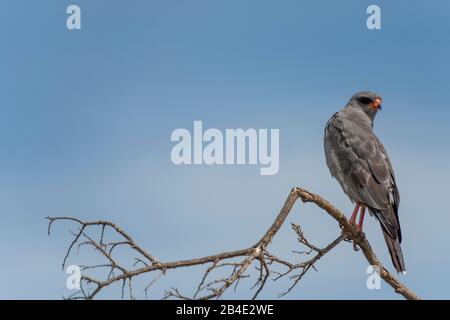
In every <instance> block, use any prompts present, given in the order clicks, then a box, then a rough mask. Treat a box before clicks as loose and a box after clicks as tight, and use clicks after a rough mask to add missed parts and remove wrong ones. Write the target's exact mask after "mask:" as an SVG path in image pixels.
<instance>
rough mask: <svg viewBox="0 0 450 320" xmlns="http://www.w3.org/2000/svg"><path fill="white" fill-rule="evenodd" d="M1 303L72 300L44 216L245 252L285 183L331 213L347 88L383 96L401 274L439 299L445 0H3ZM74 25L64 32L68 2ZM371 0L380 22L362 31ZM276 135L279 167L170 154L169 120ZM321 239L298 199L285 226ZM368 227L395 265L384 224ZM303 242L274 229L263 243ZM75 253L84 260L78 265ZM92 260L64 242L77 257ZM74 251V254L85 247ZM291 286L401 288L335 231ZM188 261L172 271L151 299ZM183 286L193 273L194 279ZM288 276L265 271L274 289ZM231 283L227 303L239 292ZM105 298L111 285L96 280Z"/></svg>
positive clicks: (316, 291) (322, 292)
mask: <svg viewBox="0 0 450 320" xmlns="http://www.w3.org/2000/svg"><path fill="white" fill-rule="evenodd" d="M0 3H1V5H2V10H1V12H0V35H1V39H2V50H0V61H1V70H2V71H1V72H0V87H1V88H2V90H1V91H0V92H1V94H0V99H1V102H0V111H1V117H0V146H1V148H0V211H1V215H2V223H1V226H0V251H1V252H2V256H3V258H2V261H3V263H2V267H1V271H2V272H1V273H0V283H1V284H2V285H1V290H0V298H3V299H5V298H6V299H9V298H25V299H31V298H50V299H59V298H61V297H62V296H63V295H68V294H70V291H68V290H66V288H65V278H66V275H65V273H64V272H62V271H61V270H60V263H61V261H62V258H63V256H64V252H65V248H66V245H67V244H68V241H69V234H68V232H67V230H68V229H69V225H59V226H56V228H55V229H54V230H55V232H54V234H53V235H52V236H51V237H48V236H47V234H46V228H47V224H46V221H45V219H44V217H46V216H49V215H73V216H78V217H80V218H83V219H88V220H96V219H100V218H101V219H108V220H112V221H114V222H116V223H117V224H119V225H121V226H122V227H124V228H125V229H126V230H128V231H129V232H130V233H131V234H132V235H134V237H135V239H136V241H137V242H139V243H141V244H142V245H143V246H144V247H146V248H148V250H149V251H151V252H153V254H154V255H156V256H157V257H159V258H160V259H161V260H174V259H181V258H189V257H197V256H203V255H207V254H212V253H216V252H219V251H223V250H232V249H237V248H241V247H246V246H248V245H250V244H252V243H254V241H256V240H257V239H258V238H259V237H260V236H261V235H262V233H263V232H264V230H265V229H266V228H267V227H268V226H269V225H270V224H271V222H272V220H273V219H274V217H275V215H276V214H277V212H278V210H279V209H280V207H281V206H282V204H283V202H284V199H285V197H286V196H287V194H288V192H289V190H290V189H291V187H293V186H301V187H304V188H307V189H309V190H310V191H313V192H315V193H318V194H320V195H322V196H324V197H325V198H327V199H328V200H330V201H331V202H332V203H334V204H335V206H337V207H338V208H340V209H341V210H343V211H344V212H346V213H348V214H350V212H351V209H352V205H351V203H350V201H349V200H348V199H347V198H346V196H345V195H344V193H343V192H342V191H341V189H340V187H339V185H338V184H337V182H336V181H334V180H332V179H331V176H330V174H329V172H328V168H327V167H326V164H325V160H324V156H323V145H322V138H323V137H322V136H323V128H324V125H325V123H326V121H327V120H328V118H329V117H330V116H331V115H332V114H333V113H334V112H336V111H338V110H339V109H341V108H342V107H343V106H344V105H345V103H346V102H347V101H348V99H349V98H350V96H351V95H352V94H353V93H355V92H357V91H360V90H374V91H377V92H379V93H380V94H381V95H382V96H383V101H384V103H383V111H382V112H381V113H380V114H379V115H378V117H377V119H376V123H375V131H376V133H377V134H378V135H379V137H380V139H381V140H382V141H383V142H384V144H385V147H386V148H387V150H388V151H389V154H390V157H391V160H392V162H393V165H394V168H395V171H396V175H397V180H398V184H399V187H400V192H401V197H402V199H401V207H400V219H401V223H402V228H403V234H404V242H403V244H402V245H403V250H404V255H405V260H406V266H407V269H408V274H407V275H406V276H402V277H401V280H402V281H403V282H404V283H405V284H407V285H408V286H409V287H410V288H411V289H413V290H414V291H416V292H417V293H418V294H419V295H421V296H423V297H424V298H436V299H443V298H449V293H448V290H447V283H449V282H450V275H449V273H448V271H447V270H449V267H450V256H449V255H448V254H447V252H448V246H449V242H450V241H449V240H450V239H449V236H448V228H449V225H450V218H449V215H448V209H447V208H446V206H445V204H441V203H440V202H439V201H440V200H441V199H443V200H444V201H445V199H446V198H447V196H448V195H447V191H448V181H449V179H450V174H449V170H448V163H449V161H450V151H449V148H448V145H449V144H448V138H449V136H450V126H449V125H448V124H449V120H450V111H449V108H448V107H449V106H448V101H450V90H449V89H450V78H449V74H450V65H449V63H448V56H449V54H450V33H449V29H450V20H449V19H448V14H449V12H450V4H449V3H448V1H444V0H442V1H437V0H436V1H428V2H426V1H395V2H394V1H375V2H369V1H362V0H358V1H356V0H352V1H345V2H339V3H338V2H337V1H314V2H313V1H285V0H284V1H261V0H259V1H256V0H252V1H250V0H248V1H236V0H232V1H206V0H201V1H200V0H196V1H167V0H165V1H138V0H134V1H103V0H97V1H61V0H58V1H56V0H53V1H50V0H46V1H39V2H38V1H33V2H31V1H23V0H14V1H12V0H1V1H0ZM73 3H76V4H78V5H79V6H80V7H81V10H82V30H79V31H68V30H67V29H66V24H65V20H66V18H67V15H66V13H65V11H66V7H67V6H68V5H69V4H73ZM369 4H377V5H379V6H380V7H381V12H382V30H377V31H369V30H368V29H367V28H366V16H367V15H366V8H367V6H368V5H369ZM194 120H202V121H203V125H204V127H205V128H219V129H222V130H225V129H226V128H278V129H280V170H279V173H278V174H277V175H274V176H260V175H259V169H258V168H257V167H255V166H212V167H211V166H174V165H173V164H172V163H171V161H170V151H171V148H172V146H173V145H174V144H173V142H171V141H170V134H171V132H172V131H173V130H174V129H177V128H188V129H190V130H192V125H193V121H194ZM291 221H292V222H296V223H298V224H301V225H302V226H303V227H304V231H305V233H306V234H307V235H308V234H309V235H310V236H311V238H312V240H314V241H316V242H317V243H318V244H321V245H325V244H326V243H327V242H329V241H331V240H333V239H334V238H333V237H336V236H337V235H338V234H337V226H336V225H335V223H334V221H332V220H331V219H330V218H329V217H327V216H326V215H325V214H323V213H322V212H320V210H318V209H317V208H315V207H313V206H311V205H302V204H297V205H296V207H295V209H294V212H293V213H292V215H291V216H290V217H289V219H288V222H291ZM365 230H366V234H367V236H368V238H369V240H370V241H371V243H372V246H373V247H374V248H375V250H376V252H377V253H378V255H379V257H380V259H381V260H382V261H383V262H384V263H385V265H386V266H387V267H389V268H390V269H391V270H392V267H391V262H390V259H389V256H388V254H387V249H386V248H385V244H384V242H383V239H382V236H381V233H380V230H379V225H378V223H377V222H376V221H375V220H374V219H373V218H370V219H368V221H367V222H366V223H365ZM295 249H298V247H297V246H296V240H295V236H294V235H293V234H292V232H290V231H289V228H288V227H286V228H284V229H283V230H282V231H281V232H280V234H278V235H277V237H276V238H275V239H274V242H273V250H272V251H273V252H278V253H280V254H281V255H289V253H290V251H291V250H295ZM83 259H84V260H83ZM90 259H93V258H92V257H91V256H89V255H87V256H85V257H83V256H79V257H77V256H73V257H72V260H71V262H72V263H74V264H86V263H88V262H90V261H93V260H90ZM81 260H83V261H81ZM317 267H318V269H319V272H317V273H315V272H314V273H310V274H308V275H307V276H306V277H305V278H304V281H303V283H301V284H300V285H299V286H298V287H297V288H296V289H295V290H294V291H293V292H292V293H291V294H290V295H288V296H287V298H291V299H315V298H324V299H351V298H357V299H383V298H384V299H398V298H399V297H398V296H397V295H396V294H394V293H393V291H392V289H390V288H389V287H388V286H387V285H386V284H383V285H382V288H381V290H374V291H370V290H368V289H367V288H366V286H365V281H366V278H367V275H366V273H365V270H366V267H367V262H366V261H365V260H364V259H363V257H362V255H361V254H360V253H357V252H354V251H353V250H352V248H351V245H350V244H347V243H345V244H342V245H340V246H339V247H338V248H337V249H336V250H335V251H334V252H333V253H331V254H330V255H329V256H327V257H325V258H324V259H323V260H322V261H320V262H319V264H318V265H317ZM196 277H198V278H199V279H198V280H200V270H199V269H194V270H184V271H180V272H178V271H175V272H171V273H169V274H168V276H167V278H165V279H163V280H162V281H161V283H159V284H158V285H157V286H156V287H155V290H154V291H153V292H151V293H150V297H152V298H159V297H161V295H162V290H163V289H164V288H167V287H170V286H178V287H179V288H180V289H184V290H185V291H184V292H186V293H189V292H190V291H189V290H192V289H193V288H194V287H195V285H196V284H197V282H196ZM193 279H194V280H195V281H194V280H193ZM288 285H289V282H273V283H270V284H269V285H268V286H267V288H266V289H265V290H264V291H263V292H262V295H261V298H276V297H277V294H278V293H280V292H282V291H284V289H286V287H287V286H288ZM248 287H249V285H245V284H244V285H243V286H242V287H241V288H240V290H238V291H237V292H236V293H233V292H230V293H229V294H227V295H226V297H228V298H246V297H251V295H252V292H251V291H250V290H249V289H248ZM102 297H103V298H120V290H114V289H113V290H109V291H108V292H105V294H104V295H103V296H102Z"/></svg>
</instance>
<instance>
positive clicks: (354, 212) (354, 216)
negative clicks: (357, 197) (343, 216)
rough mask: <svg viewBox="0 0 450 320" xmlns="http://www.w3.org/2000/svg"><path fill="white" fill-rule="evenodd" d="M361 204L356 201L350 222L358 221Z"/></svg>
mask: <svg viewBox="0 0 450 320" xmlns="http://www.w3.org/2000/svg"><path fill="white" fill-rule="evenodd" d="M359 207H360V204H359V203H356V206H355V210H353V213H352V216H351V217H350V223H353V224H354V223H355V221H356V215H357V214H358V210H359Z"/></svg>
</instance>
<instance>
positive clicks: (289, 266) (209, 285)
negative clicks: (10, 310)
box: [47, 188, 420, 299]
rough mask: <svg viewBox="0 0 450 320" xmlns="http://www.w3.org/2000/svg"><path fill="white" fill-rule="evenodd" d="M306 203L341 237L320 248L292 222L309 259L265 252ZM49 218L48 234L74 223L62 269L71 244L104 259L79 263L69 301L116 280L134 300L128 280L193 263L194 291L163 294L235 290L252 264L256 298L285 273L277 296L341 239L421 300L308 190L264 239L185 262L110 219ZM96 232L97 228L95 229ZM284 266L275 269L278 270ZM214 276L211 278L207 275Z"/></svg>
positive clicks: (214, 294) (290, 201)
mask: <svg viewBox="0 0 450 320" xmlns="http://www.w3.org/2000/svg"><path fill="white" fill-rule="evenodd" d="M299 198H300V199H301V200H302V201H303V202H304V203H305V202H312V203H315V204H316V205H317V206H319V207H320V208H322V209H323V210H324V211H325V212H327V213H328V214H329V215H330V216H331V217H333V218H334V219H335V220H336V221H337V222H338V224H339V226H340V235H339V236H338V237H337V238H336V239H335V240H334V241H332V242H331V243H330V244H329V245H327V246H326V247H325V248H318V247H317V246H315V245H313V244H311V243H310V242H309V241H308V240H307V239H306V237H305V235H304V234H303V231H302V230H301V228H300V226H299V225H296V224H292V229H293V231H294V232H295V234H296V235H297V240H298V242H299V243H300V244H301V245H302V246H303V247H305V248H306V251H294V252H296V253H298V254H299V255H301V256H302V257H307V259H306V260H305V261H300V262H295V263H292V262H289V261H287V260H285V259H282V258H279V257H277V256H276V255H274V254H272V253H270V252H269V251H268V246H269V244H270V243H271V241H272V239H273V237H274V236H275V234H276V233H277V232H278V231H279V230H280V228H281V226H282V225H283V223H284V222H285V220H286V218H287V216H288V215H289V213H290V212H291V209H292V207H293V205H294V204H295V202H296V201H297V200H298V199H299ZM47 219H48V220H49V225H48V232H49V234H50V230H51V227H52V224H53V223H54V222H55V221H60V220H65V221H71V222H74V223H75V224H77V225H78V229H77V231H76V232H73V235H74V238H73V241H72V242H71V244H70V245H69V248H68V250H67V252H66V255H65V257H64V259H63V264H62V268H63V269H64V268H65V265H66V263H67V260H68V259H69V257H70V254H71V252H72V251H73V249H74V248H75V247H77V248H80V247H82V246H88V247H91V248H92V249H94V250H95V251H97V252H99V253H100V255H101V256H102V257H103V259H104V260H105V262H104V263H102V264H98V265H88V266H81V269H82V271H83V272H82V273H83V274H82V276H81V283H80V285H81V289H80V290H79V292H77V293H76V294H75V295H73V296H71V297H69V298H71V299H93V298H95V297H96V296H97V294H98V293H100V292H101V291H102V290H103V289H105V288H106V287H108V286H110V285H112V284H114V283H121V284H122V297H123V296H124V292H125V287H127V288H128V289H127V290H128V292H129V296H130V298H133V286H132V279H133V278H135V277H138V276H140V275H143V274H155V276H154V279H153V280H152V281H150V282H149V284H148V285H147V286H146V288H145V293H146V295H147V291H148V290H149V289H150V288H151V287H152V285H153V284H154V283H155V282H156V281H157V280H158V279H159V278H160V277H162V276H163V275H164V274H165V273H166V271H167V270H171V269H177V268H182V267H191V266H197V265H209V266H208V267H207V269H206V270H205V272H204V273H203V275H202V277H201V280H200V282H199V285H198V287H197V290H196V292H195V293H194V294H192V295H191V296H188V295H184V294H181V293H180V291H179V290H178V289H177V288H171V289H169V290H167V291H166V293H165V295H164V297H163V298H165V299H167V298H177V299H218V298H220V297H221V296H222V295H223V294H224V292H225V291H226V290H227V289H228V288H230V287H231V286H234V287H235V288H236V287H237V285H238V284H239V282H240V281H241V280H242V279H244V278H248V277H249V275H248V274H246V272H247V271H248V270H249V268H250V267H253V268H255V269H256V271H257V274H258V276H257V279H256V281H255V284H254V286H253V289H254V290H255V293H254V295H253V299H256V298H257V297H258V295H259V293H260V292H261V290H262V289H263V288H264V286H265V285H266V283H267V280H268V279H269V278H272V280H275V281H276V280H278V279H280V278H283V277H285V276H289V278H290V279H291V280H292V284H291V286H290V287H289V288H287V290H285V291H284V292H283V293H281V295H285V294H287V293H289V292H290V291H291V290H292V289H293V288H294V287H295V286H296V285H297V284H298V283H299V282H300V281H301V279H302V278H303V276H304V275H305V274H306V273H307V272H308V271H309V270H311V269H314V270H316V267H315V264H316V262H317V261H318V260H319V259H321V258H322V257H323V256H325V255H326V254H327V253H328V252H330V251H331V250H332V249H333V248H335V247H336V246H337V245H338V244H340V243H341V242H342V241H343V240H350V241H353V243H354V245H355V246H358V247H359V248H360V249H361V251H362V252H363V254H364V256H365V258H366V259H367V261H368V262H369V264H370V265H372V266H376V267H377V268H376V269H377V270H378V271H379V275H380V276H381V278H382V279H384V280H385V281H386V283H388V284H389V285H390V286H391V287H392V288H393V289H394V290H395V292H397V293H398V294H401V295H402V296H403V297H405V298H406V299H420V298H419V296H417V295H416V294H415V293H414V292H413V291H411V290H410V289H408V288H407V287H406V286H405V285H403V284H402V283H400V282H399V281H398V280H397V279H396V278H395V277H394V276H393V275H392V274H391V273H389V271H387V269H386V268H385V267H384V266H383V265H382V264H381V262H380V261H379V260H378V258H377V257H376V255H375V253H374V252H373V250H372V248H371V246H370V244H369V242H368V241H367V239H366V237H365V235H364V233H361V232H359V231H358V230H356V228H355V227H354V225H353V224H351V223H350V222H349V221H348V220H347V218H346V217H345V216H344V215H343V214H342V213H341V212H340V211H339V210H337V209H336V208H335V207H334V206H333V205H331V204H330V203H329V202H328V201H326V200H324V199H323V198H321V197H319V196H318V195H315V194H313V193H311V192H309V191H306V190H304V189H301V188H293V189H292V190H291V192H290V194H289V196H288V198H287V199H286V201H285V203H284V206H283V208H282V209H281V211H280V213H279V214H278V216H277V217H276V218H275V221H274V222H273V223H272V225H271V227H270V228H269V229H268V230H267V231H266V233H265V234H264V235H263V236H262V238H261V239H260V240H259V241H258V242H257V243H256V244H254V245H253V246H251V247H248V248H245V249H241V250H236V251H228V252H222V253H218V254H215V255H210V256H206V257H201V258H195V259H189V260H177V261H168V262H163V261H159V260H158V259H157V258H155V257H154V256H152V255H151V254H150V253H148V252H147V251H146V250H145V249H143V248H141V247H140V246H139V245H137V244H136V243H135V242H134V240H133V239H132V238H131V236H130V235H128V233H126V232H125V231H124V230H122V229H121V228H120V227H119V226H117V225H116V224H114V223H112V222H109V221H101V220H99V221H90V222H85V221H82V220H80V219H77V218H73V217H47ZM93 228H94V229H95V228H99V229H97V230H99V233H100V236H99V237H98V238H99V239H94V237H93V236H90V235H89V231H91V229H93ZM106 229H108V230H111V231H113V233H114V234H115V236H116V237H115V238H114V240H112V241H109V242H105V230H106ZM94 231H95V230H94ZM119 247H121V248H126V249H128V250H130V251H131V252H132V253H133V254H134V255H135V257H134V259H135V260H134V264H132V266H131V267H129V266H125V264H124V263H121V262H119V260H118V259H117V258H116V257H115V256H116V255H115V253H116V251H117V249H118V248H119ZM280 268H281V269H282V270H281V271H279V269H280ZM98 269H106V270H107V274H106V276H105V277H104V278H103V279H97V278H94V277H93V276H92V275H89V274H87V273H88V271H92V270H98ZM217 270H223V271H224V272H225V274H226V276H225V277H224V278H219V279H217V278H213V277H212V273H213V271H217ZM211 278H213V279H211Z"/></svg>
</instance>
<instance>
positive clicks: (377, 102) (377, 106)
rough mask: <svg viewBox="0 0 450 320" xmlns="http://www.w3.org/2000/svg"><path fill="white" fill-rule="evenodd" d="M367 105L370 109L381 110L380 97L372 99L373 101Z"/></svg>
mask: <svg viewBox="0 0 450 320" xmlns="http://www.w3.org/2000/svg"><path fill="white" fill-rule="evenodd" d="M369 107H370V108H371V109H372V110H377V109H379V110H381V108H382V105H381V99H380V98H376V99H375V100H373V101H372V102H371V103H370V105H369Z"/></svg>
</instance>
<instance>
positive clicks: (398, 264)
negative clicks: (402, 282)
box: [381, 224, 406, 273]
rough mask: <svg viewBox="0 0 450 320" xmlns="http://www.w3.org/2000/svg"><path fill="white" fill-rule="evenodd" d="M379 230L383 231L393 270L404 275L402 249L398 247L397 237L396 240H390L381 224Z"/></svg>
mask: <svg viewBox="0 0 450 320" xmlns="http://www.w3.org/2000/svg"><path fill="white" fill-rule="evenodd" d="M381 229H382V230H383V235H384V240H385V241H386V244H387V247H388V249H389V254H390V255H391V259H392V263H393V264H394V267H395V270H397V272H403V273H405V272H406V269H405V262H404V261H403V253H402V248H401V247H400V242H399V239H398V237H397V238H396V239H392V238H391V237H390V236H389V233H388V232H387V231H386V230H385V229H384V227H383V224H381Z"/></svg>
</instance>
